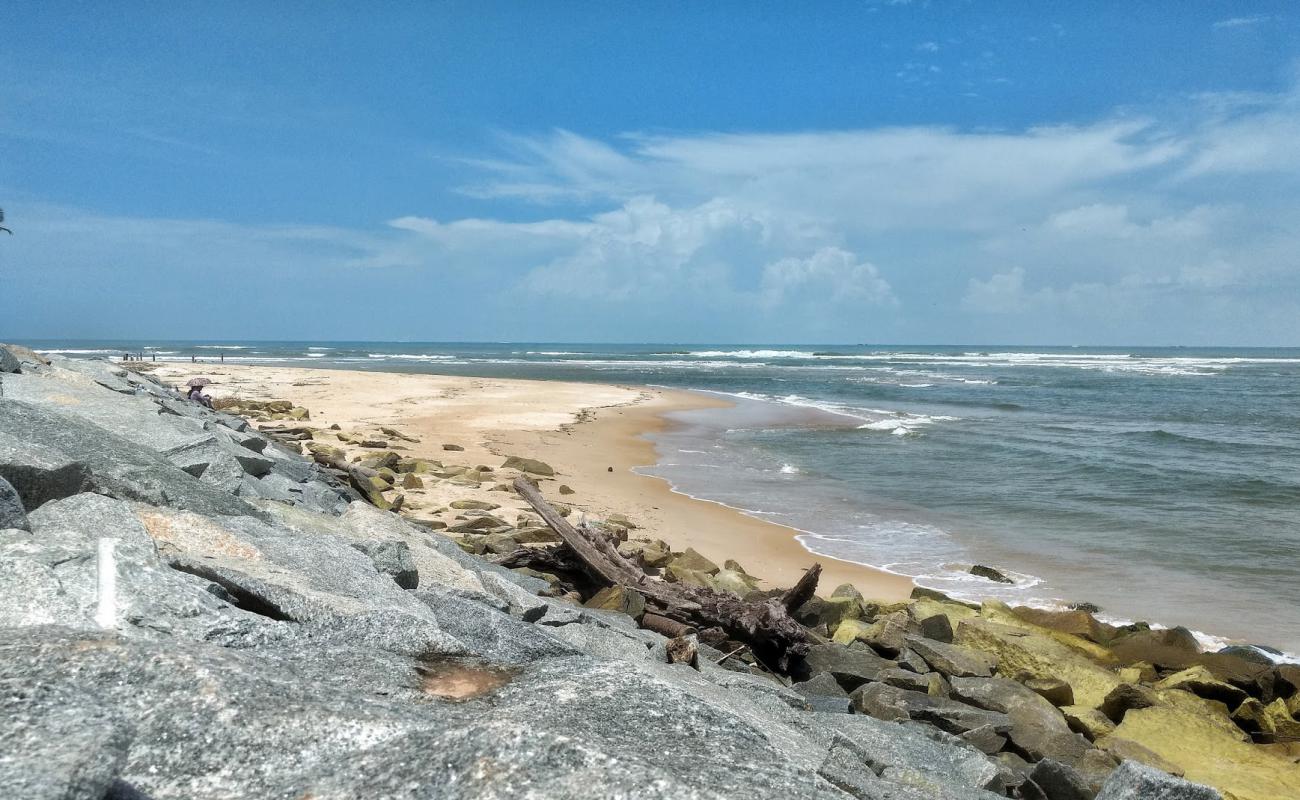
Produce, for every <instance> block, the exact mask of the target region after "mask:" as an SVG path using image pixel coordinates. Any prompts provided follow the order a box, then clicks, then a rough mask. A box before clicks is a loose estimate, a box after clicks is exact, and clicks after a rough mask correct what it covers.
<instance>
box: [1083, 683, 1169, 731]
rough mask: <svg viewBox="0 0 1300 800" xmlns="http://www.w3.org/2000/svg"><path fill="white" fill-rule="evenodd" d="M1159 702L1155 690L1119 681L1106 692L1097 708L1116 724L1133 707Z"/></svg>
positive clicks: (1144, 706)
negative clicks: (1119, 682)
mask: <svg viewBox="0 0 1300 800" xmlns="http://www.w3.org/2000/svg"><path fill="white" fill-rule="evenodd" d="M1159 702H1160V698H1159V696H1158V695H1157V694H1156V692H1155V690H1154V689H1152V688H1150V687H1148V686H1143V685H1141V684H1138V683H1121V684H1119V685H1118V686H1116V687H1115V688H1114V689H1111V690H1110V691H1109V692H1107V693H1106V696H1105V697H1104V698H1102V701H1101V705H1099V706H1097V710H1099V711H1100V712H1101V713H1103V714H1105V715H1106V718H1107V719H1109V720H1110V721H1112V722H1114V723H1116V724H1118V723H1119V722H1120V721H1121V720H1122V719H1124V715H1125V714H1127V713H1128V712H1129V711H1131V710H1133V709H1135V708H1150V707H1151V706H1154V705H1156V704H1157V703H1159Z"/></svg>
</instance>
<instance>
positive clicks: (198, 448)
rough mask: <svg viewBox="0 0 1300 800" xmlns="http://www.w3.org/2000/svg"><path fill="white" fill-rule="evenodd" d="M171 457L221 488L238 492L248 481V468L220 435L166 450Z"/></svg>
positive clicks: (188, 470)
mask: <svg viewBox="0 0 1300 800" xmlns="http://www.w3.org/2000/svg"><path fill="white" fill-rule="evenodd" d="M163 455H164V456H165V457H166V458H167V460H168V461H170V462H171V463H173V464H175V465H176V466H178V467H180V468H181V469H183V470H184V471H186V472H188V473H189V474H191V475H193V476H194V477H196V478H198V479H199V480H201V481H203V482H204V483H206V484H210V485H211V486H213V487H215V488H216V489H219V490H220V491H223V492H227V493H229V494H234V493H236V492H238V491H239V489H240V487H241V486H242V485H243V481H244V468H243V466H242V465H241V464H240V463H239V461H237V460H236V459H235V457H234V456H232V455H230V454H229V453H227V452H226V451H225V450H223V449H222V448H221V446H220V445H219V444H218V443H217V441H216V439H212V438H208V439H204V440H201V441H197V442H194V443H192V444H188V445H183V446H181V447H178V448H174V449H172V450H168V451H166V452H164V453H163Z"/></svg>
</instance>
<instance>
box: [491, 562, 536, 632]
mask: <svg viewBox="0 0 1300 800" xmlns="http://www.w3.org/2000/svg"><path fill="white" fill-rule="evenodd" d="M479 580H480V581H482V582H483V589H484V590H485V591H486V592H487V593H488V594H490V595H492V596H494V597H496V598H497V599H498V600H501V601H502V602H503V603H505V604H506V607H507V608H508V609H509V613H510V614H512V615H514V616H516V617H519V618H520V619H522V620H523V621H525V622H536V621H537V620H540V619H541V618H542V617H543V616H545V615H546V612H547V609H548V604H547V602H546V601H545V600H543V599H542V598H540V597H538V596H537V595H535V594H533V593H532V592H529V591H527V590H525V589H524V588H522V587H520V586H518V585H516V584H515V583H513V582H512V581H508V580H506V579H505V578H503V577H501V576H500V575H497V574H496V573H492V572H486V573H483V574H482V575H480V576H479Z"/></svg>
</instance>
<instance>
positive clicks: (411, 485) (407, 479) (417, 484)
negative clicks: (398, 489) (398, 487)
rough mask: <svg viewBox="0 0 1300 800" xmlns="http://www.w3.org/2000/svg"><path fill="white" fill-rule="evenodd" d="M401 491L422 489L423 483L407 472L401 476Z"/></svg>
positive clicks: (413, 474)
mask: <svg viewBox="0 0 1300 800" xmlns="http://www.w3.org/2000/svg"><path fill="white" fill-rule="evenodd" d="M402 488H403V489H423V488H424V481H422V480H420V478H418V477H417V476H416V475H415V473H413V472H408V473H406V474H405V475H403V476H402Z"/></svg>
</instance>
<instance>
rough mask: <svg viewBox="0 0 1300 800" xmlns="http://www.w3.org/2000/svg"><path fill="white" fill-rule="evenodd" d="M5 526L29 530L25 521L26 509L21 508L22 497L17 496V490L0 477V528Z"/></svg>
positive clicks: (2, 528)
mask: <svg viewBox="0 0 1300 800" xmlns="http://www.w3.org/2000/svg"><path fill="white" fill-rule="evenodd" d="M5 528H17V529H18V530H24V531H26V530H31V527H30V526H29V525H28V523H27V510H26V509H24V508H23V499H22V498H21V497H19V496H18V490H17V489H15V488H14V487H13V486H12V485H11V484H10V483H9V481H7V480H5V479H4V478H3V477H0V530H4V529H5Z"/></svg>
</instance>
